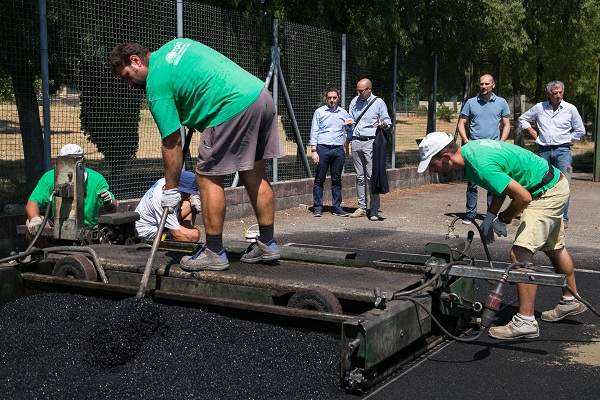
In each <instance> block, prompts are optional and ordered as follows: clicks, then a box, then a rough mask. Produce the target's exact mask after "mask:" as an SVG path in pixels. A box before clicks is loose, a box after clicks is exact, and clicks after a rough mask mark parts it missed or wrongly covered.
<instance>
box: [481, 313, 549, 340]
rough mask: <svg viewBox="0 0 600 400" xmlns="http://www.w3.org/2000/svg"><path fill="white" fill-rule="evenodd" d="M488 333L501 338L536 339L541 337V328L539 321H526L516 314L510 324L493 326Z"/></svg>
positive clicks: (495, 337)
mask: <svg viewBox="0 0 600 400" xmlns="http://www.w3.org/2000/svg"><path fill="white" fill-rule="evenodd" d="M488 335H489V336H490V337H493V338H494V339H500V340H514V339H535V338H537V337H540V328H539V326H538V323H537V321H525V320H524V319H523V318H521V317H519V316H518V315H516V314H515V316H514V317H512V320H511V321H510V322H509V323H508V324H506V325H504V326H492V327H491V328H490V330H489V331H488Z"/></svg>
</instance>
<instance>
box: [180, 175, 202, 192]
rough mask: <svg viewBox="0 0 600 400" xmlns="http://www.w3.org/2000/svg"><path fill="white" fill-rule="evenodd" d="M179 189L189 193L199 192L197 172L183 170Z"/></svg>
mask: <svg viewBox="0 0 600 400" xmlns="http://www.w3.org/2000/svg"><path fill="white" fill-rule="evenodd" d="M179 191H180V192H183V193H189V194H196V193H198V185H197V184H196V174H194V173H193V172H190V171H181V175H180V176H179Z"/></svg>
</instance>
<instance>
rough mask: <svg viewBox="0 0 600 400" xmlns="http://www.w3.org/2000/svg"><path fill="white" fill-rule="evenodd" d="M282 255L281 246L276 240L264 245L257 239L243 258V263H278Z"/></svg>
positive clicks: (241, 258)
mask: <svg viewBox="0 0 600 400" xmlns="http://www.w3.org/2000/svg"><path fill="white" fill-rule="evenodd" d="M280 257H281V254H280V253H279V246H277V242H276V241H275V239H272V240H271V241H270V242H269V243H263V242H261V241H260V240H258V239H256V242H254V243H252V244H251V245H250V246H248V249H247V250H246V252H245V253H244V254H242V257H240V261H241V262H245V263H257V262H261V261H276V260H279V258H280Z"/></svg>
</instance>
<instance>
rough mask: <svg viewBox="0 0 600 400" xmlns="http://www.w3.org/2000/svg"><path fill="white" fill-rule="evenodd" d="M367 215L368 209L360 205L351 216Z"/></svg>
mask: <svg viewBox="0 0 600 400" xmlns="http://www.w3.org/2000/svg"><path fill="white" fill-rule="evenodd" d="M365 215H367V210H365V209H364V208H360V207H359V208H357V209H356V210H354V212H353V213H352V214H350V218H360V217H364V216H365Z"/></svg>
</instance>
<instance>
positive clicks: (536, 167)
mask: <svg viewBox="0 0 600 400" xmlns="http://www.w3.org/2000/svg"><path fill="white" fill-rule="evenodd" d="M461 153H462V156H463V158H464V160H465V177H466V178H467V179H468V180H470V181H472V182H475V183H476V184H477V185H478V186H481V187H482V188H484V189H487V190H489V191H490V192H492V193H493V194H495V195H497V196H499V195H501V194H502V193H503V192H504V190H505V189H506V187H507V186H508V184H509V183H510V181H511V180H513V179H514V180H515V181H516V182H517V183H519V184H520V185H521V186H523V187H524V188H525V189H527V190H529V191H531V190H530V189H534V188H535V187H536V186H537V185H539V183H540V182H541V181H542V178H543V177H544V175H546V173H547V172H548V161H546V160H544V159H543V158H541V157H539V156H537V155H535V154H534V153H532V152H531V151H529V150H527V149H524V148H522V147H519V146H516V145H514V144H510V143H505V142H502V141H499V140H490V139H479V140H471V141H469V142H468V143H467V144H465V145H464V146H463V147H462V148H461ZM552 168H554V179H552V181H550V182H549V183H547V184H546V185H544V186H542V187H541V188H539V189H537V190H535V191H534V192H533V193H531V195H532V196H533V197H536V196H538V195H539V194H540V193H544V192H545V191H546V190H548V189H550V188H551V187H553V186H554V185H555V184H556V182H558V179H559V178H560V171H559V170H558V169H557V168H556V167H552Z"/></svg>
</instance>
